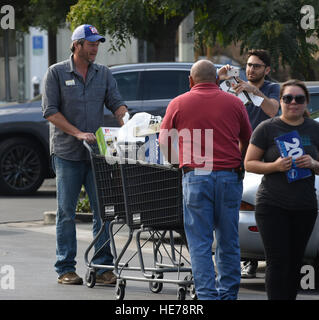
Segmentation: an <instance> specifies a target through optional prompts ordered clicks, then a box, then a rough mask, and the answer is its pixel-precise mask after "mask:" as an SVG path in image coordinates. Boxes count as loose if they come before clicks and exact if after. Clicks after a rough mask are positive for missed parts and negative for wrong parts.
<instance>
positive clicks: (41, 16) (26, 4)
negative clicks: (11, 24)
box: [10, 0, 76, 65]
mask: <svg viewBox="0 0 319 320" xmlns="http://www.w3.org/2000/svg"><path fill="white" fill-rule="evenodd" d="M75 3H76V0H64V1H60V0H27V1H25V0H12V1H10V4H11V5H12V6H13V7H14V9H15V21H16V30H17V31H24V32H28V29H29V27H39V28H40V29H43V30H47V31H48V46H49V50H48V51H49V65H51V64H53V63H55V62H56V61H57V57H56V34H57V30H58V28H60V27H62V26H63V25H64V24H65V21H66V16H67V13H68V12H69V10H70V7H71V5H74V4H75Z"/></svg>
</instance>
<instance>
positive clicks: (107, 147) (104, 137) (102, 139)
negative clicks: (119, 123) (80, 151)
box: [95, 127, 120, 156]
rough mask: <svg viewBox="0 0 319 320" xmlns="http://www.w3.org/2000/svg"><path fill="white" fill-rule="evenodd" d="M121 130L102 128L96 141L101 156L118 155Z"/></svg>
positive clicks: (97, 134) (97, 133) (96, 134)
mask: <svg viewBox="0 0 319 320" xmlns="http://www.w3.org/2000/svg"><path fill="white" fill-rule="evenodd" d="M119 129H120V128H116V127H100V128H99V129H98V130H97V131H96V133H95V136H96V140H97V144H98V146H99V150H100V154H102V155H103V156H113V155H115V154H116V140H117V133H118V131H119Z"/></svg>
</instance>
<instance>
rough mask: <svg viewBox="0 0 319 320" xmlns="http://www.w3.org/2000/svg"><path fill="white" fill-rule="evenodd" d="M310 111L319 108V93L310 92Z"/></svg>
mask: <svg viewBox="0 0 319 320" xmlns="http://www.w3.org/2000/svg"><path fill="white" fill-rule="evenodd" d="M308 110H309V112H315V111H318V110H319V93H311V94H310V102H309V104H308Z"/></svg>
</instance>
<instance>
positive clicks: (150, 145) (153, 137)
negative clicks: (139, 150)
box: [134, 123, 167, 164]
mask: <svg viewBox="0 0 319 320" xmlns="http://www.w3.org/2000/svg"><path fill="white" fill-rule="evenodd" d="M159 131H160V123H159V124H156V125H155V126H153V127H152V126H150V127H149V128H148V129H146V130H139V128H138V127H137V128H135V130H134V135H135V136H136V137H144V138H145V142H144V146H143V152H144V154H143V157H144V160H145V161H146V162H149V163H156V164H167V161H166V160H165V157H164V155H163V153H162V151H161V149H160V146H159V141H158V139H159Z"/></svg>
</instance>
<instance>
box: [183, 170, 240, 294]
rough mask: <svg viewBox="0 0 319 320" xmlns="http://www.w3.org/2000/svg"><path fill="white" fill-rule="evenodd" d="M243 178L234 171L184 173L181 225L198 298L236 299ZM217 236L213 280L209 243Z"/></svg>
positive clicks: (238, 275) (238, 281) (238, 278)
mask: <svg viewBox="0 0 319 320" xmlns="http://www.w3.org/2000/svg"><path fill="white" fill-rule="evenodd" d="M242 191H243V186H242V180H241V179H240V180H239V179H238V176H237V174H236V173H234V172H229V171H213V172H210V173H209V174H205V175H199V174H196V171H191V172H188V173H186V174H184V176H183V198H184V228H185V233H186V237H187V243H188V247H189V252H190V258H191V264H192V272H193V277H194V283H195V289H196V294H197V296H198V299H200V300H224V299H225V300H235V299H237V294H238V290H239V284H240V248H239V236H238V221H239V206H240V201H241V197H242ZM214 230H215V236H216V242H217V246H216V252H215V261H216V266H217V271H218V276H217V279H216V281H215V271H214V264H213V260H212V244H213V241H214Z"/></svg>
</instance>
